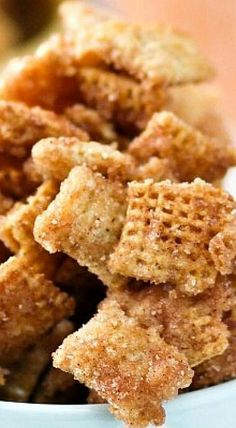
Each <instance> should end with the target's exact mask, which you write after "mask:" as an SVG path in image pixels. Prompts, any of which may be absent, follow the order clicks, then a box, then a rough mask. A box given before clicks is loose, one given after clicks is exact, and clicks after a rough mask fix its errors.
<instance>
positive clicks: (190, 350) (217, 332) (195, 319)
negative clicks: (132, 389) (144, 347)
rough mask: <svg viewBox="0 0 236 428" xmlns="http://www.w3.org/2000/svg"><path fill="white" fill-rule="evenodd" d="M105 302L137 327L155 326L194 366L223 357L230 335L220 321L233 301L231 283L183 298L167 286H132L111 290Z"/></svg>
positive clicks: (221, 280)
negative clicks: (115, 306)
mask: <svg viewBox="0 0 236 428" xmlns="http://www.w3.org/2000/svg"><path fill="white" fill-rule="evenodd" d="M107 299H108V300H110V299H112V300H116V301H117V302H118V303H119V305H120V306H121V308H122V310H123V311H124V312H125V314H126V315H127V316H129V317H132V318H134V319H135V320H136V321H137V322H138V323H139V325H140V326H143V327H146V328H149V327H155V328H156V329H157V330H158V332H159V334H160V336H161V338H163V339H164V340H165V342H166V343H168V344H170V345H173V346H176V348H177V349H178V350H179V351H180V352H182V353H183V354H184V355H185V356H186V357H187V359H188V362H189V364H190V366H191V367H194V366H196V365H198V364H200V363H202V362H203V361H205V360H208V359H209V358H212V357H214V356H216V355H219V354H222V352H224V351H225V349H226V348H227V346H228V337H229V332H228V329H227V326H226V325H225V323H224V322H223V321H222V318H223V317H224V316H225V314H226V313H227V312H228V311H229V310H230V309H231V308H232V305H233V304H234V302H235V299H234V295H233V290H232V281H231V279H229V278H228V277H227V278H226V279H225V278H223V277H222V278H221V279H219V280H218V281H217V283H216V285H215V287H214V292H212V290H206V291H205V292H204V293H201V294H199V295H198V296H186V295H185V294H183V293H181V292H180V291H179V290H176V289H175V288H173V287H171V286H170V285H169V284H166V285H160V286H155V285H150V284H146V285H145V284H144V283H141V284H140V283H137V284H135V283H134V284H132V285H130V286H129V288H126V289H123V290H115V291H114V290H110V291H109V294H108V298H107Z"/></svg>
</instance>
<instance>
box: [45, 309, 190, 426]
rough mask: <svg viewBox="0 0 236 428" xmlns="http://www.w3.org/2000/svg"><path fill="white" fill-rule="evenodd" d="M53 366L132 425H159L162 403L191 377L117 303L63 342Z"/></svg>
mask: <svg viewBox="0 0 236 428" xmlns="http://www.w3.org/2000/svg"><path fill="white" fill-rule="evenodd" d="M104 332H105V334H104ZM53 363H54V366H55V367H58V368H60V369H62V370H63V371H65V372H69V373H72V374H73V375H74V377H75V379H77V380H79V381H80V382H82V383H85V384H86V385H87V386H88V387H90V388H92V389H95V391H97V393H98V394H99V395H100V396H101V397H102V398H103V399H105V400H107V401H108V403H109V404H110V406H111V411H112V413H113V414H114V415H115V416H116V417H118V418H119V419H122V420H123V421H125V422H126V423H127V424H128V425H129V426H132V427H146V426H147V425H148V423H154V424H162V423H163V421H164V409H163V408H162V406H161V403H162V401H163V400H167V399H170V398H172V397H174V396H175V395H176V394H177V392H178V389H179V388H185V387H187V386H188V385H189V384H190V382H191V377H192V372H191V369H190V368H189V366H188V364H187V360H186V359H185V357H184V356H183V355H182V354H180V353H179V352H178V351H177V350H176V349H175V348H174V347H172V346H170V345H167V344H166V343H165V342H164V341H163V340H162V339H161V338H160V336H159V335H158V334H157V331H156V330H155V329H153V330H152V329H144V328H142V327H140V326H139V325H138V324H137V323H136V322H135V321H134V320H133V319H132V318H128V317H126V316H125V314H124V312H123V311H122V310H121V309H120V307H119V305H118V304H117V303H116V302H110V303H109V304H108V305H107V306H106V307H105V306H104V307H103V309H102V310H100V311H99V312H98V314H97V315H96V316H95V317H94V318H93V319H92V320H90V321H89V322H88V324H86V325H85V326H84V327H83V328H82V329H80V330H79V331H78V332H76V333H74V334H72V335H70V336H69V337H68V338H66V339H65V340H64V342H63V344H62V345H61V347H60V348H59V349H58V350H57V351H56V353H54V354H53Z"/></svg>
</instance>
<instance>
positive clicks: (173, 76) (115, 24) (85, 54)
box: [61, 2, 212, 86]
mask: <svg viewBox="0 0 236 428" xmlns="http://www.w3.org/2000/svg"><path fill="white" fill-rule="evenodd" d="M61 15H62V20H63V24H64V28H65V30H67V31H68V33H69V34H71V33H72V34H73V33H74V34H73V35H74V39H75V53H76V54H77V57H78V58H81V57H82V61H84V62H87V63H88V62H89V61H90V62H91V61H92V59H93V61H94V56H95V55H96V56H97V57H99V58H100V59H101V60H102V61H103V62H105V63H107V64H108V65H111V66H112V67H114V68H115V69H117V70H120V71H122V72H124V73H125V74H129V75H131V76H134V77H135V78H136V79H138V80H146V81H148V82H150V83H151V84H153V83H154V84H158V85H162V84H163V85H165V86H166V85H173V84H177V83H188V82H195V81H200V80H205V79H208V78H209V77H211V76H212V69H211V67H210V66H209V64H208V63H207V62H206V60H205V59H204V58H203V57H202V55H201V54H200V52H199V50H198V48H197V47H196V46H195V44H194V42H193V41H192V40H191V39H190V38H188V37H187V36H185V35H184V34H182V33H180V32H177V31H175V30H173V29H171V28H170V27H169V26H168V27H164V26H159V27H157V26H156V27H154V28H150V27H144V26H143V27H142V26H139V25H132V24H130V23H125V22H119V21H118V20H117V19H114V18H111V17H109V16H106V15H105V14H102V13H101V12H98V11H97V10H95V9H92V8H89V7H87V6H85V5H84V4H82V3H80V2H77V3H75V2H66V3H64V4H63V5H62V8H61ZM78 22H79V25H78Z"/></svg>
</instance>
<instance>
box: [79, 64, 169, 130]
mask: <svg viewBox="0 0 236 428" xmlns="http://www.w3.org/2000/svg"><path fill="white" fill-rule="evenodd" d="M77 76H78V86H79V92H80V98H81V100H82V101H83V102H84V103H85V104H87V105H88V106H90V107H92V108H95V109H96V110H98V111H99V113H100V114H101V115H102V116H103V117H104V118H105V119H107V120H111V121H112V122H114V123H115V124H116V125H117V126H118V128H119V129H120V130H121V131H123V132H128V133H131V134H133V133H135V132H136V133H137V131H138V130H142V129H144V128H145V126H146V124H147V122H148V120H149V119H150V118H151V116H152V114H153V113H154V112H156V111H158V110H160V108H161V107H162V106H163V104H164V102H165V100H166V95H165V90H163V89H162V88H159V87H158V88H152V90H151V91H150V90H147V88H146V87H144V86H143V85H142V84H140V83H137V82H135V80H133V79H132V78H130V77H126V76H122V75H120V74H115V73H114V72H111V71H109V70H105V69H101V68H100V69H99V68H92V67H90V68H89V67H85V68H81V69H78V74H77Z"/></svg>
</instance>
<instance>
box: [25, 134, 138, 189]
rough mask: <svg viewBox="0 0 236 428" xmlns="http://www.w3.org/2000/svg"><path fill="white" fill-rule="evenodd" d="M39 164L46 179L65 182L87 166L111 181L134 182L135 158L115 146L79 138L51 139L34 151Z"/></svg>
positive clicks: (37, 165) (35, 159)
mask: <svg viewBox="0 0 236 428" xmlns="http://www.w3.org/2000/svg"><path fill="white" fill-rule="evenodd" d="M32 156H33V160H34V162H35V165H36V167H37V169H38V171H39V172H40V174H42V175H43V176H44V177H46V178H54V179H56V180H59V181H63V180H64V179H65V178H66V177H67V176H68V174H69V172H70V170H71V169H72V168H73V167H74V166H77V165H87V166H88V167H89V168H90V169H91V170H92V171H95V172H96V171H97V172H100V173H101V174H103V175H104V176H106V177H109V178H111V179H118V180H120V181H123V182H126V181H128V180H129V179H132V173H133V170H134V168H135V162H134V160H133V158H132V157H131V156H130V155H128V154H125V153H121V152H120V151H119V150H116V149H114V148H113V147H111V146H108V145H104V144H100V143H96V142H93V141H91V142H89V143H87V142H86V143H84V142H82V141H80V140H79V139H77V138H63V137H61V138H47V139H44V140H41V141H39V142H38V143H37V144H36V145H35V146H34V147H33V150H32Z"/></svg>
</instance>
